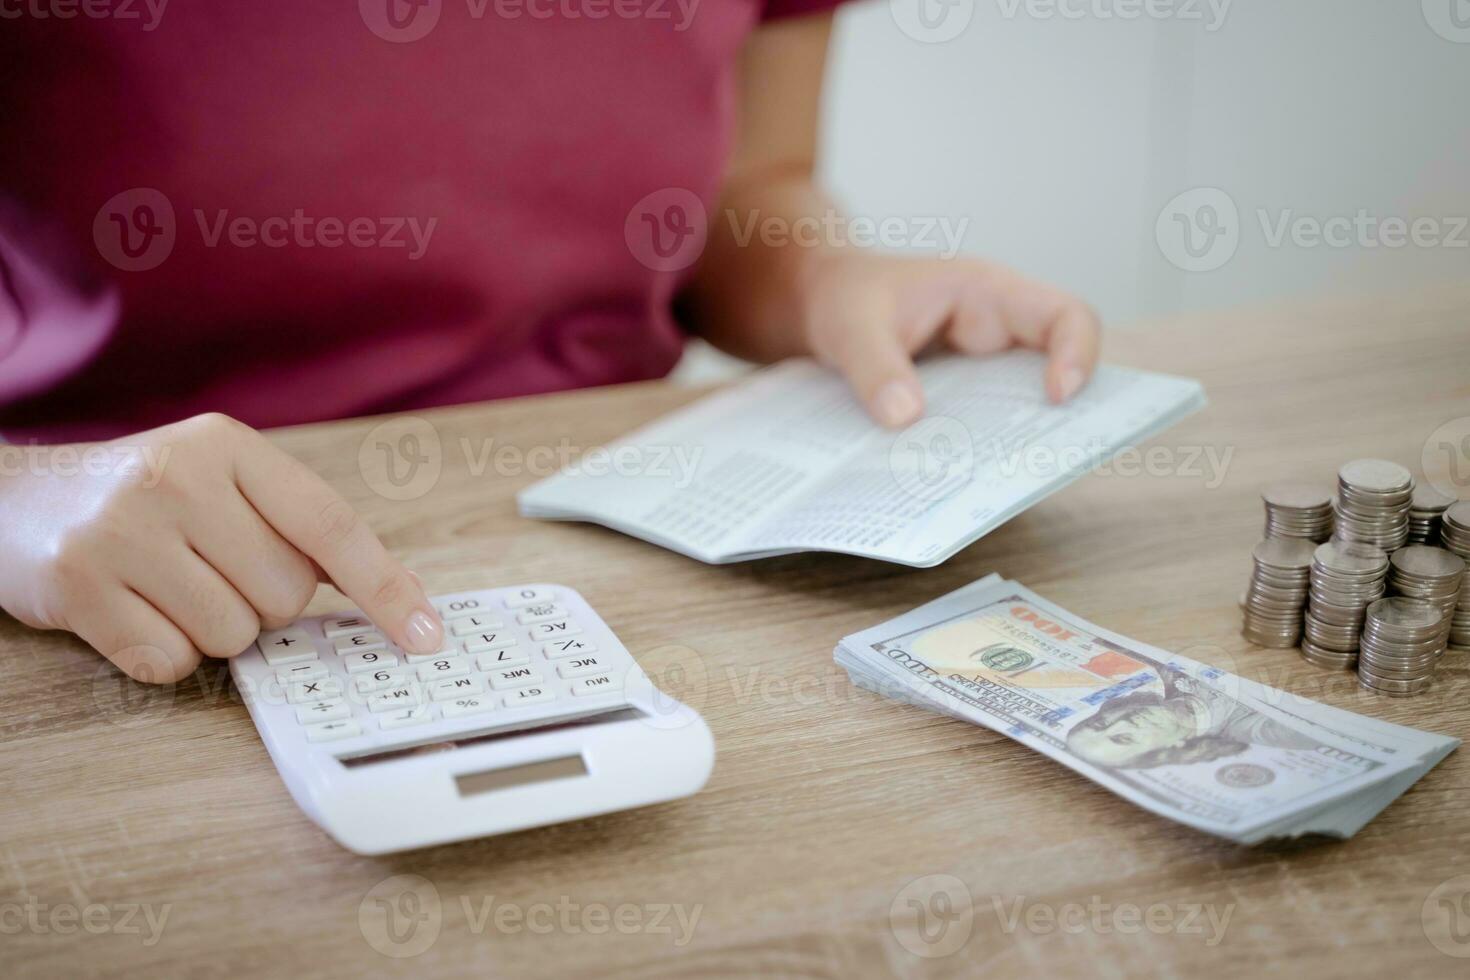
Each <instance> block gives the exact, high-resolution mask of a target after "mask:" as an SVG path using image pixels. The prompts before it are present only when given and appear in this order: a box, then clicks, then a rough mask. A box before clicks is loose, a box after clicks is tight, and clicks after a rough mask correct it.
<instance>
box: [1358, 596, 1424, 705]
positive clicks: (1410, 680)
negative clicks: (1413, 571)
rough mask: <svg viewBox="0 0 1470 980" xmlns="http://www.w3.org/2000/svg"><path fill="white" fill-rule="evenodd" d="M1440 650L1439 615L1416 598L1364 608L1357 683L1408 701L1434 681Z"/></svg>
mask: <svg viewBox="0 0 1470 980" xmlns="http://www.w3.org/2000/svg"><path fill="white" fill-rule="evenodd" d="M1444 649H1445V633H1444V617H1443V616H1441V615H1440V613H1439V610H1438V609H1435V608H1434V607H1433V606H1431V605H1430V604H1429V603H1427V602H1423V601H1421V600H1419V599H1407V598H1404V597H1402V596H1391V597H1389V598H1386V599H1379V600H1378V601H1377V602H1375V603H1373V604H1372V605H1371V606H1369V607H1368V615H1367V617H1366V618H1365V620H1364V622H1363V639H1362V646H1361V648H1360V650H1359V652H1358V683H1359V684H1360V685H1362V686H1363V687H1366V688H1368V689H1369V690H1370V691H1377V692H1378V693H1379V694H1390V695H1393V696H1394V697H1407V696H1409V695H1411V694H1422V693H1423V692H1424V691H1426V690H1428V689H1429V685H1430V684H1432V683H1434V666H1435V664H1436V663H1438V662H1439V658H1440V656H1441V655H1442V654H1443V653H1444Z"/></svg>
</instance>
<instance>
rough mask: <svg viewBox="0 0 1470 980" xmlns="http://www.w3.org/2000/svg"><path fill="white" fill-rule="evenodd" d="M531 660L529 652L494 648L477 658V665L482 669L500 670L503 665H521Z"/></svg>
mask: <svg viewBox="0 0 1470 980" xmlns="http://www.w3.org/2000/svg"><path fill="white" fill-rule="evenodd" d="M530 662H531V655H530V654H529V653H522V652H521V651H520V650H518V649H517V650H492V651H490V652H489V653H482V654H480V655H479V656H478V657H476V658H475V666H476V667H479V668H480V669H481V670H498V669H499V668H501V667H519V666H520V665H521V664H528V663H530Z"/></svg>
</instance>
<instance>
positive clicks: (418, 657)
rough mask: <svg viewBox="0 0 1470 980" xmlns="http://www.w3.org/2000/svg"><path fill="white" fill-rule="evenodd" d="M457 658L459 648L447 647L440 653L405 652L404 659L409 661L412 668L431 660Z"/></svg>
mask: <svg viewBox="0 0 1470 980" xmlns="http://www.w3.org/2000/svg"><path fill="white" fill-rule="evenodd" d="M457 656H459V650H458V649H457V648H455V647H446V648H445V649H443V650H440V651H439V652H438V653H408V652H406V651H405V652H404V654H403V659H404V660H406V661H408V663H409V665H410V666H412V665H413V664H426V663H428V662H429V661H430V660H443V659H444V658H445V657H457Z"/></svg>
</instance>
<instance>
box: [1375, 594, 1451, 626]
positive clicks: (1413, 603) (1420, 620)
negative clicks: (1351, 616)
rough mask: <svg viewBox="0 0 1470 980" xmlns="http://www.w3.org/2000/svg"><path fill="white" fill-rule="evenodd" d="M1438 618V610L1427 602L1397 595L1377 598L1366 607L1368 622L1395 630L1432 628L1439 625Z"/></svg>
mask: <svg viewBox="0 0 1470 980" xmlns="http://www.w3.org/2000/svg"><path fill="white" fill-rule="evenodd" d="M1440 618H1441V617H1440V615H1439V611H1438V610H1437V609H1435V608H1434V607H1432V606H1430V605H1429V604H1428V603H1426V602H1421V601H1419V600H1418V599H1404V598H1401V597H1399V596H1391V597H1389V598H1387V599H1379V600H1378V601H1377V602H1375V603H1373V605H1371V606H1369V607H1368V622H1370V623H1380V624H1382V625H1384V626H1387V627H1391V628H1393V629H1396V630H1397V629H1402V630H1406V631H1415V632H1417V631H1419V630H1425V629H1433V628H1434V627H1436V626H1438V625H1439V621H1440Z"/></svg>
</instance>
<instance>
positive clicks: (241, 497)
mask: <svg viewBox="0 0 1470 980" xmlns="http://www.w3.org/2000/svg"><path fill="white" fill-rule="evenodd" d="M11 448H12V450H13V449H15V448H17V447H11ZM59 448H66V449H69V450H71V453H72V454H74V455H70V459H71V464H72V465H69V466H66V467H63V466H61V465H46V461H47V460H57V459H59V457H57V456H56V450H57V449H59ZM92 448H93V447H91V446H72V447H37V448H35V449H26V450H25V458H26V460H27V462H25V463H23V464H22V465H21V466H19V467H17V466H13V465H11V466H5V467H0V555H3V556H4V561H3V562H0V607H3V608H4V609H5V610H6V611H7V612H9V613H10V614H11V615H13V616H15V617H16V618H17V619H19V620H20V621H21V622H23V623H26V624H27V625H29V626H33V627H36V628H38V629H64V630H70V631H72V632H73V633H76V634H77V635H78V636H80V637H81V638H82V639H83V640H85V641H87V643H89V644H91V645H92V646H93V647H94V648H96V650H97V652H99V653H101V654H102V655H103V656H104V657H106V658H108V659H109V660H111V661H112V662H113V663H114V664H116V665H117V666H118V667H119V668H121V669H122V670H123V671H124V672H125V673H127V674H128V675H129V676H130V677H133V678H135V679H137V680H141V681H152V682H155V683H169V682H173V681H177V680H180V679H182V678H183V677H185V676H187V675H188V674H190V673H191V672H192V671H193V670H194V668H196V667H197V666H198V665H199V663H200V659H201V655H203V656H209V657H233V656H235V655H236V654H238V653H240V652H241V651H243V650H245V649H246V648H247V647H249V646H250V644H251V643H253V642H254V641H255V638H256V635H257V634H258V633H259V632H260V630H261V629H277V628H280V627H282V626H286V625H288V624H289V623H291V622H292V621H293V620H295V619H296V618H297V617H298V616H300V615H301V613H302V611H303V610H304V609H305V608H306V606H307V603H309V602H310V601H311V598H312V596H313V595H314V594H315V592H316V586H317V582H318V581H319V580H323V579H325V580H329V581H331V582H332V583H334V584H335V585H336V586H337V587H338V589H340V590H341V591H342V592H343V593H344V594H345V595H346V596H347V597H348V598H349V599H351V600H352V601H353V602H354V603H356V604H357V606H358V607H359V608H361V609H362V610H363V612H365V613H366V614H367V615H368V616H369V617H370V618H371V619H372V620H373V622H374V623H376V624H377V625H378V627H379V628H380V629H382V630H383V632H384V634H386V635H387V636H388V638H389V639H391V640H392V641H393V642H394V643H397V644H398V645H399V646H401V647H402V648H404V649H405V650H409V651H412V652H415V653H434V652H437V651H438V650H439V649H440V648H441V647H442V645H443V639H444V631H443V624H442V623H441V622H440V620H439V617H438V615H437V614H436V613H435V611H434V607H433V606H432V605H430V603H429V600H428V597H427V596H426V595H425V594H424V590H423V588H422V586H421V585H420V584H419V582H418V580H417V579H416V578H415V577H414V576H413V575H411V574H410V573H409V572H408V571H407V570H406V569H405V568H404V567H403V566H402V565H400V564H399V563H398V562H397V561H396V560H394V559H393V558H392V556H390V555H389V554H388V552H387V551H386V550H384V548H383V545H382V543H381V542H379V541H378V539H377V537H376V536H375V535H374V534H373V532H372V531H371V530H369V528H368V526H367V525H366V524H364V523H363V522H362V520H361V519H360V518H359V517H358V516H357V514H356V512H355V511H353V509H352V507H351V505H349V504H348V503H347V501H345V500H343V499H342V497H341V496H340V495H338V494H337V493H336V492H335V491H334V490H332V489H331V487H329V486H327V484H326V483H325V482H323V481H322V479H321V478H320V477H318V476H317V475H316V474H314V473H312V472H311V471H310V470H309V469H307V468H306V467H305V466H303V465H302V464H301V463H299V462H297V461H296V460H295V459H292V458H291V457H290V456H288V455H287V454H286V453H284V452H282V451H281V450H280V449H277V448H276V447H275V446H273V445H271V443H270V442H268V441H267V440H266V439H265V438H264V437H263V436H261V435H260V434H259V433H257V432H255V431H254V430H252V429H250V428H249V427H248V426H245V425H243V424H241V423H239V422H236V421H234V420H233V419H230V418H227V417H225V416H223V415H200V416H197V417H195V418H192V419H188V420H186V421H183V422H179V423H176V424H174V425H168V426H164V427H163V428H160V429H154V430H152V431H150V432H145V433H142V434H140V435H137V436H130V437H128V438H126V439H122V440H117V441H116V442H112V443H106V444H102V448H103V449H105V452H103V453H98V452H93V454H92V458H93V459H95V460H101V459H106V460H108V461H109V463H108V465H106V466H99V465H92V466H84V465H78V463H77V460H78V459H79V458H80V459H82V460H85V459H86V458H87V456H86V455H84V454H86V453H87V451H88V450H89V449H92ZM5 458H6V450H5V449H4V447H0V460H3V459H5ZM38 461H39V462H40V464H41V465H35V464H36V462H38ZM97 474H101V475H97Z"/></svg>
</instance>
